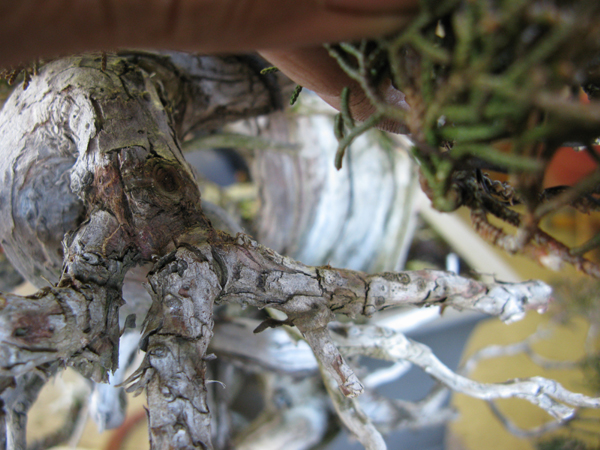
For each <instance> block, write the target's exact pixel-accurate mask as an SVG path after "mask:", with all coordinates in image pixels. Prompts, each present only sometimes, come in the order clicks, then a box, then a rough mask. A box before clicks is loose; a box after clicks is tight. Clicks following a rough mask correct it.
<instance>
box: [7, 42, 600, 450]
mask: <svg viewBox="0 0 600 450" xmlns="http://www.w3.org/2000/svg"><path fill="white" fill-rule="evenodd" d="M188 58H189V59H190V60H191V62H190V61H188V60H186V61H187V65H186V64H184V63H183V62H181V60H182V59H184V60H185V58H184V56H182V55H179V54H177V55H171V56H156V55H143V54H137V55H134V56H131V57H111V58H109V60H108V64H107V69H106V70H103V69H102V68H101V63H100V61H99V59H95V58H94V57H91V56H83V57H77V58H71V59H66V60H59V61H56V62H54V63H51V64H48V65H47V66H45V67H44V68H43V69H42V72H41V74H40V75H39V76H37V77H34V79H33V80H32V82H31V84H30V86H29V88H28V89H27V90H26V91H21V92H16V93H15V94H14V95H13V96H12V97H11V98H10V99H9V100H8V101H7V104H6V105H5V108H4V109H3V111H2V113H1V115H0V136H2V139H0V142H1V143H0V151H2V152H3V155H5V158H4V159H3V160H2V161H0V183H1V185H2V189H3V190H4V192H10V193H11V194H10V195H7V196H6V197H5V198H3V199H2V202H1V203H0V234H1V236H2V239H3V246H4V247H5V248H6V249H7V253H8V254H9V256H11V255H12V256H11V257H12V258H14V260H15V261H16V262H17V265H19V267H20V269H21V270H23V272H25V273H26V274H27V275H29V276H31V277H32V278H33V279H34V280H37V282H38V283H41V280H43V276H46V275H47V276H48V279H49V280H50V281H51V284H52V286H50V287H46V288H42V289H41V290H40V291H39V293H38V294H36V295H35V296H31V297H25V298H23V297H18V296H15V295H5V296H3V297H1V299H0V336H1V339H2V341H3V344H4V345H3V346H2V348H1V350H0V351H1V352H2V355H1V356H2V358H1V359H0V375H2V376H3V378H2V380H3V385H2V387H3V388H4V389H3V392H2V394H1V395H2V400H3V401H4V408H5V411H6V408H10V407H11V406H10V405H12V404H14V401H13V400H12V397H11V395H12V394H11V392H12V391H11V390H10V388H11V387H12V386H14V385H18V383H19V382H20V380H22V379H23V378H20V377H24V376H28V375H27V374H28V373H31V372H35V371H38V370H40V367H41V368H44V367H48V366H49V365H53V364H56V365H58V364H69V365H72V366H74V367H75V368H76V369H77V370H79V371H80V372H81V373H82V374H83V375H85V376H86V377H88V378H91V379H93V380H96V381H107V379H108V373H109V372H112V371H114V370H115V369H116V368H117V361H118V344H119V336H120V334H121V328H120V326H119V308H120V307H121V305H122V303H123V300H122V295H121V294H122V288H123V283H124V279H125V275H126V273H127V271H128V270H129V269H131V268H133V267H134V266H136V265H141V264H151V265H152V266H153V268H152V270H151V273H150V275H149V285H150V294H151V297H152V306H151V308H150V311H149V312H148V315H147V316H146V319H145V321H144V331H143V337H142V342H141V347H142V349H143V350H145V351H146V357H145V360H144V362H143V364H142V366H141V367H140V368H139V369H138V371H137V372H136V373H135V375H134V376H133V377H132V378H131V379H130V380H129V383H130V384H131V386H130V388H131V389H132V390H138V389H142V388H145V389H146V393H147V397H148V407H149V424H150V425H149V428H150V439H151V442H152V448H156V449H162V448H165V449H166V448H169V449H171V448H204V449H211V448H213V447H212V443H211V430H210V411H209V408H208V404H209V399H208V396H207V389H206V378H207V375H206V370H207V369H206V360H207V359H210V356H209V355H206V351H207V348H208V345H209V342H210V339H211V337H212V333H213V305H220V304H227V303H237V304H241V305H243V306H245V305H251V306H253V307H256V308H261V309H262V308H266V307H271V308H275V309H278V310H280V311H282V312H284V313H285V314H286V315H287V319H286V320H283V321H277V320H274V319H268V320H266V321H264V322H263V323H262V324H261V325H260V326H259V327H258V328H257V330H256V331H260V330H262V329H265V328H267V327H277V326H280V325H294V326H296V327H297V329H298V330H299V331H300V333H302V335H303V336H304V338H305V340H306V341H307V343H308V344H309V345H310V347H311V349H312V351H313V352H314V355H315V357H316V359H317V361H318V363H319V364H320V366H321V370H322V371H323V372H324V373H325V379H326V383H327V386H328V389H329V390H330V391H332V392H334V391H335V394H332V396H333V397H335V398H338V397H339V398H342V395H343V396H344V397H343V400H340V401H336V405H337V406H339V405H342V409H339V411H340V415H342V416H346V417H347V419H348V420H346V422H347V423H348V424H349V426H350V427H351V428H352V429H353V431H354V432H355V433H357V434H362V435H364V436H366V437H365V438H364V441H365V442H369V445H371V444H372V443H375V444H373V447H372V448H382V442H383V441H382V440H381V439H380V436H379V434H378V433H377V432H376V430H375V428H374V427H373V426H372V425H371V424H370V422H369V421H368V420H365V421H363V422H361V420H362V419H360V417H361V414H360V411H359V410H358V409H355V410H351V408H350V407H344V406H343V404H348V405H351V404H352V402H353V400H351V399H352V398H353V397H355V396H357V395H359V394H360V393H361V392H362V390H363V386H362V384H361V382H360V381H359V379H358V377H357V376H356V374H355V373H354V371H353V370H352V368H351V367H350V366H349V365H348V364H347V363H346V361H345V360H344V358H343V357H342V355H341V354H340V351H339V350H338V348H337V346H336V345H335V343H334V341H333V340H332V338H331V336H330V334H329V331H328V328H327V326H328V323H329V322H331V321H332V320H334V319H335V317H336V314H345V315H348V316H350V317H355V316H358V315H365V316H367V317H368V316H371V315H372V314H374V313H375V312H377V311H379V310H381V309H384V308H388V307H392V306H398V305H408V304H410V305H432V304H443V305H444V306H452V307H456V308H458V309H472V310H477V311H483V312H486V313H488V314H495V315H500V316H501V318H502V319H504V320H506V321H510V320H516V319H518V318H520V317H522V315H523V312H524V310H526V309H529V308H534V309H543V308H544V307H545V305H546V304H547V302H548V301H549V296H550V290H549V288H548V287H547V286H546V285H544V284H543V283H538V282H528V283H523V284H501V283H492V284H485V283H481V282H477V281H474V280H466V279H463V278H461V277H458V276H456V275H453V274H449V273H444V272H435V271H420V272H406V273H382V274H378V275H367V274H365V273H362V272H356V271H351V270H339V269H334V268H332V267H329V266H320V267H312V266H308V265H305V264H302V263H299V262H297V261H294V260H293V259H290V258H287V257H284V256H281V255H279V254H278V253H276V252H275V251H273V250H270V249H268V248H266V247H263V246H261V245H259V244H257V243H256V242H255V241H253V240H252V239H251V238H249V237H248V236H246V235H243V234H238V235H237V236H235V237H232V236H230V235H228V234H226V233H222V232H219V231H217V230H216V229H215V228H213V227H212V225H211V223H210V222H209V221H208V220H207V219H206V217H205V216H204V214H203V212H202V208H201V205H200V194H199V191H198V189H197V186H196V183H195V181H194V178H193V174H192V171H191V169H190V168H189V167H188V165H187V164H186V163H185V160H184V158H183V156H182V153H181V151H180V137H181V134H182V133H184V132H187V131H189V130H190V129H192V128H194V127H197V126H200V125H201V126H203V127H209V128H210V127H214V126H217V125H219V124H222V122H223V121H224V120H230V119H234V118H240V117H244V116H252V115H255V114H259V113H263V112H265V111H267V110H270V109H273V108H274V106H276V105H274V101H273V95H272V91H271V90H270V88H269V85H268V82H267V81H260V79H258V78H256V72H254V71H253V70H254V69H253V68H252V67H253V66H252V64H249V63H247V62H244V61H245V60H243V59H242V60H240V59H235V58H234V59H231V58H225V59H222V58H204V57H188ZM194 74H195V75H194ZM197 108H199V109H197ZM52 161H57V162H56V164H54V163H50V162H52ZM70 164H71V165H70ZM47 172H51V174H48V173H47ZM48 177H49V178H48ZM38 179H39V180H42V181H43V180H50V181H44V183H42V184H36V183H37V180H38ZM31 186H33V187H31ZM46 188H47V189H48V192H46V194H47V197H43V196H42V195H41V193H42V192H41V191H43V190H44V189H46ZM31 192H34V193H35V194H36V195H33V194H31ZM63 192H64V193H65V194H64V195H63V194H62V193H63ZM38 194H39V195H38ZM42 199H44V201H42ZM55 199H56V203H54V204H53V201H54V200H55ZM54 207H56V208H57V209H58V210H59V211H62V212H61V213H57V215H56V216H52V215H50V216H48V217H46V216H45V212H44V211H49V210H53V209H54ZM73 211H75V213H73ZM50 219H52V220H50ZM44 220H46V222H45V223H44ZM44 226H45V227H46V228H47V229H48V230H52V231H53V233H50V234H48V233H46V234H44V232H43V230H44ZM56 230H59V231H56ZM60 230H62V231H60ZM66 231H69V232H68V233H67V235H66V237H65V239H64V240H63V244H62V245H63V247H64V253H63V255H64V256H63V261H62V263H61V264H60V263H58V262H57V260H60V257H61V255H59V254H58V252H57V246H58V244H57V242H59V241H60V238H59V237H58V236H59V235H60V233H61V232H66ZM58 267H61V270H60V271H59V270H57V269H58ZM53 277H54V278H53ZM134 310H135V308H134ZM330 380H334V381H335V383H336V384H337V386H339V388H340V392H341V394H340V392H337V391H336V390H335V389H333V390H332V388H331V386H333V385H332V384H331V383H330ZM339 398H338V400H339ZM11 402H12V403H11ZM588 403H589V404H594V405H595V403H593V402H592V403H590V402H588ZM588 403H586V405H587V404H588ZM4 417H5V424H6V435H7V436H11V435H14V434H15V433H20V432H21V431H20V430H22V429H23V423H22V421H21V418H20V416H19V417H17V416H14V415H12V416H11V413H10V412H8V413H6V414H5V416H4ZM357 418H358V419H360V420H359V421H358V422H357V421H356V420H355V419H357ZM359 422H360V423H362V424H363V425H361V424H360V423H359ZM283 434H284V435H285V436H288V433H283ZM255 441H256V442H260V439H258V438H256V440H255ZM4 442H5V443H6V442H8V438H6V437H5V439H4Z"/></svg>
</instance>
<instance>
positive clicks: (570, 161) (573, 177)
mask: <svg viewBox="0 0 600 450" xmlns="http://www.w3.org/2000/svg"><path fill="white" fill-rule="evenodd" d="M594 151H595V152H596V153H598V154H600V145H596V146H594ZM596 166H597V164H596V161H594V159H593V158H592V157H591V156H590V154H589V153H588V152H586V151H575V150H573V149H572V148H571V147H561V148H559V149H558V151H557V152H556V153H555V154H554V157H553V158H552V160H551V161H550V164H548V167H547V168H546V173H545V175H544V187H545V188H548V187H553V186H573V185H575V184H577V182H579V181H581V180H582V179H583V178H585V177H586V176H587V175H589V174H591V173H592V172H593V171H594V170H595V169H596Z"/></svg>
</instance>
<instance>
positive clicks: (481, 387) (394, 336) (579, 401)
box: [331, 324, 600, 420]
mask: <svg viewBox="0 0 600 450" xmlns="http://www.w3.org/2000/svg"><path fill="white" fill-rule="evenodd" d="M331 330H332V331H333V332H334V333H335V334H334V336H335V340H336V343H337V345H338V348H339V349H340V351H341V352H342V353H344V354H345V355H348V356H353V355H365V356H370V357H373V358H379V359H386V360H391V361H397V360H399V359H405V360H407V361H410V362H411V363H413V364H415V365H416V366H418V367H420V368H422V369H423V370H424V371H425V372H426V373H427V374H429V375H430V376H432V377H433V378H435V379H437V380H438V381H440V382H442V383H444V384H445V385H446V386H448V387H449V388H450V389H452V390H453V391H454V392H461V393H463V394H466V395H470V396H472V397H476V398H480V399H482V400H493V399H497V398H521V399H524V400H527V401H529V402H531V403H532V404H534V405H536V406H539V407H540V408H542V409H544V410H545V411H546V412H548V414H550V415H552V416H553V417H554V418H555V419H557V420H568V419H570V418H571V417H573V415H574V414H575V412H576V408H577V407H582V408H599V407H600V398H592V397H588V396H586V395H583V394H579V393H574V392H570V391H569V390H567V389H565V388H564V387H563V386H562V385H561V384H560V383H558V382H557V381H554V380H549V379H546V378H542V377H531V378H523V379H514V380H509V381H506V382H504V383H502V384H493V383H479V382H476V381H473V380H470V379H468V378H465V377H463V376H460V375H458V374H456V373H454V372H453V371H452V370H450V369H449V368H448V367H447V366H445V365H444V364H443V363H442V362H441V361H440V360H439V359H438V358H437V357H436V356H435V355H434V354H433V352H432V351H431V349H430V348H429V347H427V346H426V345H424V344H420V343H418V342H415V341H413V340H411V339H408V338H407V337H406V336H404V335H403V334H400V333H396V332H394V331H392V330H389V329H385V328H380V327H375V326H359V325H344V324H336V325H335V326H332V327H331Z"/></svg>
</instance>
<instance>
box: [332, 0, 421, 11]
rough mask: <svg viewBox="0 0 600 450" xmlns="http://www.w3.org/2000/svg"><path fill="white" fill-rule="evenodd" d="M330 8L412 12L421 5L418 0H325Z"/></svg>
mask: <svg viewBox="0 0 600 450" xmlns="http://www.w3.org/2000/svg"><path fill="white" fill-rule="evenodd" d="M323 3H324V4H325V5H326V7H327V8H329V9H335V10H340V11H346V12H354V13H368V14H369V13H370V14H381V13H412V12H415V11H416V10H417V8H418V6H419V1H418V0H323Z"/></svg>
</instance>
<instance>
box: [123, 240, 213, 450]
mask: <svg viewBox="0 0 600 450" xmlns="http://www.w3.org/2000/svg"><path fill="white" fill-rule="evenodd" d="M150 287H151V295H152V299H153V304H152V307H151V309H150V312H149V314H148V318H147V321H146V323H145V327H144V337H143V349H144V350H145V351H146V358H145V360H144V362H143V363H142V366H141V368H140V369H138V371H136V373H135V374H134V375H133V376H132V377H131V378H130V380H129V381H128V382H134V383H133V384H132V385H131V387H130V388H129V390H139V389H142V388H144V387H145V388H146V390H147V396H148V411H149V428H150V441H151V444H152V448H153V449H171V448H199V449H212V444H211V437H210V436H211V434H210V412H209V410H208V405H207V399H206V386H205V379H206V362H205V360H204V357H205V355H206V350H207V348H208V344H209V342H210V339H211V338H212V330H213V318H212V310H213V300H214V298H215V297H216V296H217V295H218V293H219V292H220V289H221V287H220V285H219V280H218V278H217V276H216V274H215V272H214V270H213V268H212V255H211V253H210V249H209V248H208V246H206V245H205V246H203V247H201V248H195V249H189V250H188V249H186V248H182V249H179V250H178V251H177V252H176V253H174V254H171V255H168V256H166V257H165V258H164V259H163V260H162V261H160V262H159V263H158V267H157V272H156V273H154V274H153V275H151V276H150Z"/></svg>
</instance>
